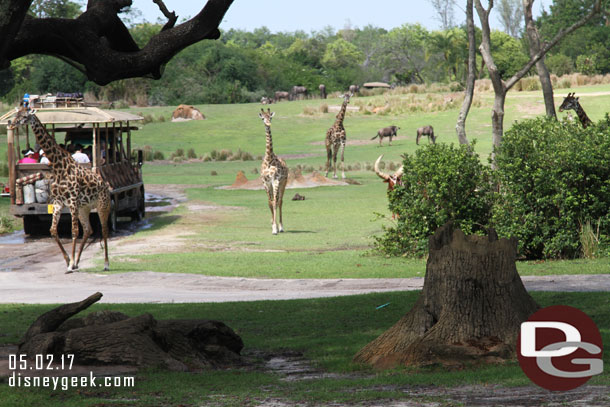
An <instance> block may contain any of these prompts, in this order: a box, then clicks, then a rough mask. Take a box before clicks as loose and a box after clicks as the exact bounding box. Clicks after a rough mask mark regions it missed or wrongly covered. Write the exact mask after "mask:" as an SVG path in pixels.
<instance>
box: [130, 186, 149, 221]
mask: <svg viewBox="0 0 610 407" xmlns="http://www.w3.org/2000/svg"><path fill="white" fill-rule="evenodd" d="M144 216H146V202H145V200H144V189H142V191H141V192H140V196H139V197H138V207H137V209H136V210H135V211H133V212H132V213H131V220H132V221H137V222H139V221H141V220H142V219H144Z"/></svg>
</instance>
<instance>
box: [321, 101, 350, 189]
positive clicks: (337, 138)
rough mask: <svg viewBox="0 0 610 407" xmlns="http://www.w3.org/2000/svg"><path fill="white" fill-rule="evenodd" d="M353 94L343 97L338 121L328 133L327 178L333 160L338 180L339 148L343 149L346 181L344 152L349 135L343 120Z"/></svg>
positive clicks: (334, 174) (343, 169) (342, 170)
mask: <svg viewBox="0 0 610 407" xmlns="http://www.w3.org/2000/svg"><path fill="white" fill-rule="evenodd" d="M352 96H353V94H352V93H346V94H345V95H343V104H342V105H341V110H339V113H338V114H337V119H336V120H335V124H333V125H332V127H331V128H330V129H328V131H327V132H326V139H325V144H326V157H327V158H326V174H325V175H326V176H328V171H329V169H330V160H331V159H332V160H333V164H334V165H333V167H334V172H333V178H337V154H338V153H339V148H341V172H342V174H341V177H342V178H344V179H345V162H344V155H343V154H344V152H345V143H346V138H347V135H346V133H345V127H343V120H344V119H345V111H346V110H347V104H348V103H349V98H350V97H352Z"/></svg>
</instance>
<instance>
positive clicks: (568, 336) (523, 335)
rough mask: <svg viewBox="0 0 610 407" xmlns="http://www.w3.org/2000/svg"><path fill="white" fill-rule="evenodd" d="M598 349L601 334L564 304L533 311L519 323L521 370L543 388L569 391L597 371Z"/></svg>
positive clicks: (599, 362) (600, 348)
mask: <svg viewBox="0 0 610 407" xmlns="http://www.w3.org/2000/svg"><path fill="white" fill-rule="evenodd" d="M602 352H603V346H602V337H601V335H600V333H599V329H598V328H597V325H595V322H593V320H592V319H591V318H589V316H588V315H587V314H585V313H584V312H582V311H580V310H579V309H577V308H574V307H569V306H567V305H555V306H552V307H547V308H543V309H541V310H539V311H538V312H536V313H534V314H533V315H532V316H531V317H530V318H529V319H528V320H527V322H524V323H523V324H521V332H520V334H519V338H518V340H517V356H518V358H519V364H520V365H521V368H522V369H523V372H524V373H525V374H526V375H527V377H529V378H530V379H531V380H532V381H533V382H534V383H536V384H537V385H538V386H540V387H543V388H545V389H547V390H555V391H567V390H572V389H574V388H576V387H578V386H582V385H583V384H585V383H586V382H587V381H588V380H589V379H590V378H591V377H592V376H594V375H597V374H601V373H602V372H603V361H602Z"/></svg>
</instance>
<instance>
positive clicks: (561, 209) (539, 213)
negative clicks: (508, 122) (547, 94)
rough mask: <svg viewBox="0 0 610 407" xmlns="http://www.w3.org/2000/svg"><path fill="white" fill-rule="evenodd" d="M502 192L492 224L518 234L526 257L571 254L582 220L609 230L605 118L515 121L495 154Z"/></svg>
mask: <svg viewBox="0 0 610 407" xmlns="http://www.w3.org/2000/svg"><path fill="white" fill-rule="evenodd" d="M496 163H497V171H496V177H497V181H498V182H499V185H500V193H499V194H498V199H497V201H496V203H495V206H494V211H493V213H494V214H493V224H494V226H495V227H496V230H497V231H498V234H499V235H501V236H505V237H508V236H514V237H517V238H518V239H519V251H520V253H521V254H522V255H524V256H526V257H527V258H573V257H577V256H579V255H580V254H581V252H582V244H581V241H580V231H581V228H582V225H583V224H586V223H587V222H590V223H591V224H595V225H596V226H597V225H598V224H599V234H600V236H599V239H600V241H605V240H607V237H608V236H610V165H609V164H608V163H610V118H609V117H608V116H607V115H606V119H605V120H603V121H601V122H600V123H598V124H595V125H591V126H589V127H588V128H587V129H584V128H583V127H582V126H581V125H580V124H579V123H570V122H567V121H565V122H558V121H556V120H552V119H546V118H538V119H534V120H526V121H523V122H520V123H516V124H515V125H513V127H512V128H511V129H510V130H509V131H507V132H506V134H505V135H504V138H503V141H502V146H501V147H500V149H499V150H498V151H497V154H496Z"/></svg>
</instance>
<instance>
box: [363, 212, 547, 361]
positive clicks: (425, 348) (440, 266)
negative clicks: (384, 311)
mask: <svg viewBox="0 0 610 407" xmlns="http://www.w3.org/2000/svg"><path fill="white" fill-rule="evenodd" d="M516 243H517V242H516V240H514V239H500V240H498V237H497V234H496V232H495V231H493V230H491V231H490V233H489V236H477V235H472V236H466V235H464V233H462V231H460V230H459V229H454V226H453V224H452V223H451V222H450V223H447V224H446V225H444V226H443V227H441V228H439V229H438V230H437V231H436V232H435V234H434V235H433V236H431V237H430V240H429V257H428V263H427V265H426V277H425V280H424V288H423V290H422V293H421V295H420V297H419V298H418V300H417V302H416V303H415V305H414V306H413V308H412V309H411V310H410V311H409V312H408V313H407V314H406V315H405V316H404V317H402V319H400V320H399V321H398V322H397V323H396V324H395V325H394V326H393V327H391V328H390V329H388V330H387V331H386V332H384V333H383V334H382V335H381V336H379V337H378V338H377V339H375V340H374V341H372V342H371V343H369V344H368V345H366V346H365V347H364V348H363V349H362V350H360V352H358V354H356V356H355V357H354V361H356V362H359V363H365V364H370V365H372V366H373V367H375V368H379V369H385V368H391V367H395V366H399V365H414V366H421V365H429V364H443V365H447V366H462V365H465V364H472V363H497V362H502V361H505V360H509V359H514V358H515V346H516V341H517V335H518V333H519V329H520V325H521V323H522V322H524V321H526V320H527V318H528V317H529V316H530V315H531V314H532V313H534V312H535V311H536V310H537V309H538V305H537V304H536V302H535V301H534V300H533V299H532V298H531V297H530V295H529V294H528V293H527V291H526V290H525V287H524V286H523V283H522V281H521V278H520V277H519V274H518V273H517V268H516V266H515V258H516V250H517V244H516Z"/></svg>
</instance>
